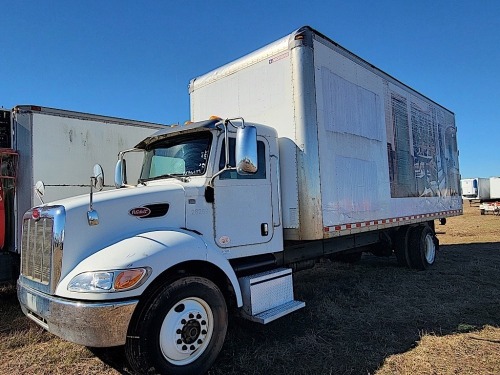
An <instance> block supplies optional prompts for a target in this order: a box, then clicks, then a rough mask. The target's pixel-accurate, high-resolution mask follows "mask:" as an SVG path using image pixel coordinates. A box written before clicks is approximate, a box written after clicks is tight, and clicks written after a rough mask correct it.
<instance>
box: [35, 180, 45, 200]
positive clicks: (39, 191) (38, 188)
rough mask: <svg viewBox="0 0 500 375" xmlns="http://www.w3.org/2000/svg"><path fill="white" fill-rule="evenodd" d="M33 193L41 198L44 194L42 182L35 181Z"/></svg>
mask: <svg viewBox="0 0 500 375" xmlns="http://www.w3.org/2000/svg"><path fill="white" fill-rule="evenodd" d="M35 192H36V193H37V194H38V196H40V197H43V195H44V194H45V184H44V183H43V181H37V183H36V184H35Z"/></svg>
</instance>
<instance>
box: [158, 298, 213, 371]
mask: <svg viewBox="0 0 500 375" xmlns="http://www.w3.org/2000/svg"><path fill="white" fill-rule="evenodd" d="M213 321H214V318H213V313H212V309H211V308H210V306H209V305H208V304H207V303H206V302H205V301H204V300H202V299H200V298H196V297H190V298H185V299H183V300H181V301H179V302H177V303H176V304H175V305H174V306H173V307H172V308H171V309H170V310H169V312H168V313H167V315H166V316H165V319H164V320H163V323H162V326H161V330H160V349H161V351H162V353H163V356H164V357H165V359H166V360H167V361H168V362H170V363H172V364H174V365H177V366H183V365H187V364H189V363H192V362H194V361H195V360H196V359H198V358H199V357H200V356H201V355H202V354H203V352H204V351H205V350H206V348H207V346H208V344H209V343H210V340H211V338H212V333H213Z"/></svg>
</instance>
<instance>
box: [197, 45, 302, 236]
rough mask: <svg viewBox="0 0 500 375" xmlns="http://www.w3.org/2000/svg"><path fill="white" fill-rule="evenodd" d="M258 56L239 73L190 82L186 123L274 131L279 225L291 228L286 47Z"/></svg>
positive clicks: (294, 205)
mask: <svg viewBox="0 0 500 375" xmlns="http://www.w3.org/2000/svg"><path fill="white" fill-rule="evenodd" d="M260 52H261V55H262V56H265V58H261V59H260V60H252V61H253V63H252V64H244V63H243V61H240V62H239V63H238V64H239V65H240V66H241V69H239V70H237V71H235V72H231V74H223V72H220V73H218V72H217V71H214V72H212V73H210V74H209V76H210V77H211V78H210V80H209V82H208V83H204V84H199V85H197V84H192V85H191V92H190V102H191V120H193V121H201V120H204V119H207V118H209V117H210V116H212V115H217V116H220V117H222V118H231V117H240V116H241V117H243V118H244V119H245V121H246V122H249V123H256V124H262V125H268V126H271V127H273V128H275V129H276V130H277V131H278V134H279V137H280V139H279V146H280V175H281V200H282V202H281V203H282V205H281V207H282V216H283V224H284V228H297V227H298V198H297V197H298V191H297V189H298V188H297V173H296V171H297V169H296V165H297V160H296V149H297V146H296V143H295V132H296V129H295V119H294V103H293V82H292V78H291V76H292V61H291V54H290V51H288V49H286V50H277V51H276V54H275V55H272V56H268V55H267V54H265V53H264V52H265V51H263V50H262V51H260ZM227 69H228V68H227V67H225V68H224V69H223V70H224V71H225V70H227ZM213 77H218V78H217V79H215V78H213ZM195 82H196V80H195Z"/></svg>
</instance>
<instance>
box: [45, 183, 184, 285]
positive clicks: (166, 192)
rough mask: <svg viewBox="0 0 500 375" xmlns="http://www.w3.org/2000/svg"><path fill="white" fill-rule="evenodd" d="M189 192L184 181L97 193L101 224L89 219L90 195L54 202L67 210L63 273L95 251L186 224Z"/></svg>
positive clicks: (97, 207)
mask: <svg viewBox="0 0 500 375" xmlns="http://www.w3.org/2000/svg"><path fill="white" fill-rule="evenodd" d="M185 201H186V194H185V190H184V187H183V186H182V185H181V184H177V183H172V184H171V185H169V186H165V185H163V186H144V187H137V188H125V189H118V190H110V191H105V192H100V193H96V194H94V204H93V209H94V210H95V211H97V214H98V218H99V224H98V225H94V226H90V225H89V224H88V220H87V211H88V210H89V202H90V199H89V195H88V194H87V195H82V196H78V197H74V198H68V199H64V200H61V201H57V202H53V203H51V204H50V205H62V206H64V208H65V211H66V219H65V228H64V241H63V251H64V257H63V264H62V276H63V277H64V276H65V275H66V274H67V272H69V271H70V270H71V269H72V268H73V267H75V266H76V265H77V264H78V263H79V262H81V261H82V260H83V259H85V258H87V257H88V256H90V255H91V254H93V253H95V252H96V251H98V250H100V249H102V248H104V247H107V246H109V245H112V244H114V243H116V242H118V241H120V240H122V239H124V238H127V237H131V236H134V235H137V234H139V233H144V232H147V231H152V230H159V229H165V228H182V227H185V225H186V224H185V222H186V213H185Z"/></svg>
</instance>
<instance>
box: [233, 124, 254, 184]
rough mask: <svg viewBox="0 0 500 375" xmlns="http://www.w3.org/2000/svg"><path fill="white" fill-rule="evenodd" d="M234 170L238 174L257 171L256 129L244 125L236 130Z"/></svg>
mask: <svg viewBox="0 0 500 375" xmlns="http://www.w3.org/2000/svg"><path fill="white" fill-rule="evenodd" d="M236 171H237V172H238V174H240V175H251V174H255V173H257V129H256V128H255V126H251V125H245V127H244V128H238V129H237V130H236Z"/></svg>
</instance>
